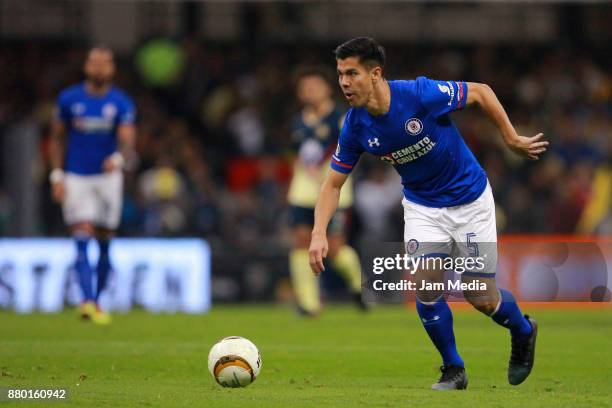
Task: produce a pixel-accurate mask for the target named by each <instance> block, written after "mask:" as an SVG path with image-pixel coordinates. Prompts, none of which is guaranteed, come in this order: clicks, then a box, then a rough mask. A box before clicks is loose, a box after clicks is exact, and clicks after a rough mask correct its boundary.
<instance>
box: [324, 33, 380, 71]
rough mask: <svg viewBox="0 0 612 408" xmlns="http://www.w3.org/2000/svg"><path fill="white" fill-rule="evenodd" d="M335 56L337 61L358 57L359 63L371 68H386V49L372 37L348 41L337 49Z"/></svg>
mask: <svg viewBox="0 0 612 408" xmlns="http://www.w3.org/2000/svg"><path fill="white" fill-rule="evenodd" d="M334 55H335V56H336V59H346V58H349V57H357V58H359V62H361V63H362V64H364V65H366V66H368V67H370V68H372V67H374V66H380V67H381V68H384V67H385V49H384V48H383V46H382V45H380V44H379V43H377V42H376V40H375V39H373V38H370V37H357V38H353V39H352V40H348V41H347V42H345V43H342V44H340V45H339V46H338V47H336V49H335V50H334Z"/></svg>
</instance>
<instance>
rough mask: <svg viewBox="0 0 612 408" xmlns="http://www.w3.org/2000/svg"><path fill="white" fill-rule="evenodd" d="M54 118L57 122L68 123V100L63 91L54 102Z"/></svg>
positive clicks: (69, 114)
mask: <svg viewBox="0 0 612 408" xmlns="http://www.w3.org/2000/svg"><path fill="white" fill-rule="evenodd" d="M53 116H54V119H55V120H56V121H58V122H62V123H64V124H65V125H68V124H69V123H70V120H71V118H70V116H71V113H70V101H69V100H68V96H67V95H66V93H65V92H62V93H61V94H60V95H59V96H58V97H57V101H56V103H55V110H54V112H53Z"/></svg>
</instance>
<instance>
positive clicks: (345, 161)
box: [331, 113, 363, 174]
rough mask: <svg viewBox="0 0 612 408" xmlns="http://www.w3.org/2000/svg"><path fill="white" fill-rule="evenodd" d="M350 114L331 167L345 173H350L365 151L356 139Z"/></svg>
mask: <svg viewBox="0 0 612 408" xmlns="http://www.w3.org/2000/svg"><path fill="white" fill-rule="evenodd" d="M349 115H350V113H349V114H347V116H346V120H345V121H344V125H343V126H342V130H341V131H340V137H339V138H338V146H337V147H336V152H335V153H334V154H333V155H332V160H331V168H332V169H334V170H336V171H338V172H340V173H344V174H348V173H350V172H351V171H352V170H353V167H355V165H356V164H357V161H358V160H359V156H361V153H363V148H362V147H361V146H360V145H359V143H358V141H357V140H356V139H355V136H354V132H353V130H352V128H351V125H350V118H349Z"/></svg>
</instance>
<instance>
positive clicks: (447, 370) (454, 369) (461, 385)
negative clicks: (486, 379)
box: [431, 365, 468, 391]
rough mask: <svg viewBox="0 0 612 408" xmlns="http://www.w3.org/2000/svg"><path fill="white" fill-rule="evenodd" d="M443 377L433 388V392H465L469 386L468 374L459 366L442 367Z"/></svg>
mask: <svg viewBox="0 0 612 408" xmlns="http://www.w3.org/2000/svg"><path fill="white" fill-rule="evenodd" d="M440 371H441V372H442V376H441V377H440V379H439V380H438V382H437V383H435V384H433V385H432V386H431V389H432V390H437V391H450V390H465V389H466V388H467V385H468V378H467V374H466V373H465V368H463V367H458V366H453V365H450V366H442V367H440Z"/></svg>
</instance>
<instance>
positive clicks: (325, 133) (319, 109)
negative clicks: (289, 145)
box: [288, 67, 366, 316]
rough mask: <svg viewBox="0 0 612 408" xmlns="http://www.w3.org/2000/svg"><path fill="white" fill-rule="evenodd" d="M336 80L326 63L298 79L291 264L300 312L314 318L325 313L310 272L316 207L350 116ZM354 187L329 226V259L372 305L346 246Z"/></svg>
mask: <svg viewBox="0 0 612 408" xmlns="http://www.w3.org/2000/svg"><path fill="white" fill-rule="evenodd" d="M332 78H333V77H332V76H331V73H329V74H328V73H327V72H326V71H325V69H324V68H322V67H309V68H304V69H302V70H301V71H300V72H298V73H297V74H296V77H295V80H296V82H295V83H296V93H297V97H298V100H299V102H300V103H301V105H302V110H301V111H300V112H298V113H297V114H296V115H295V117H294V119H293V122H292V134H291V138H292V142H293V147H294V150H295V152H296V154H297V157H296V160H295V164H294V168H293V179H292V180H291V185H290V187H289V195H288V202H289V204H290V206H291V208H290V219H291V227H292V233H293V248H292V250H291V252H290V254H289V268H290V271H291V280H292V284H293V289H294V292H295V296H296V299H297V304H298V310H299V312H300V313H301V314H304V315H311V316H314V315H316V314H318V313H319V312H320V311H321V300H320V294H319V282H318V280H317V277H316V276H314V275H313V273H312V271H311V270H310V265H309V258H308V246H309V244H310V233H311V231H312V227H313V225H314V207H315V204H316V202H317V197H318V195H319V190H320V188H321V182H322V181H323V179H324V177H325V174H326V172H327V167H329V162H330V159H331V156H332V154H333V153H334V150H335V149H336V146H337V144H338V136H339V134H340V129H341V128H342V122H343V120H344V111H343V110H342V109H340V108H339V107H338V106H337V105H336V102H335V101H334V99H333V91H332V89H333V88H332V86H331V83H330V80H332ZM349 183H350V179H349ZM350 187H352V186H350V185H349V188H345V189H342V193H341V195H340V201H339V205H338V211H337V212H336V214H335V216H334V218H333V220H332V222H331V223H330V225H329V229H328V232H329V237H330V238H329V254H328V259H330V261H331V266H332V269H333V270H335V271H336V272H338V274H340V275H341V276H342V277H343V278H344V280H345V281H346V283H347V287H348V289H349V290H350V292H351V295H352V297H353V299H354V300H355V302H357V303H358V305H359V306H360V307H361V308H363V309H366V304H365V303H363V302H362V300H361V265H360V263H359V257H358V256H357V253H356V252H355V250H354V249H353V248H351V247H350V246H348V245H347V244H346V237H345V234H344V231H345V228H346V226H347V225H346V224H347V221H348V220H347V209H348V208H349V207H350V206H351V205H352V204H353V192H352V188H350Z"/></svg>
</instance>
